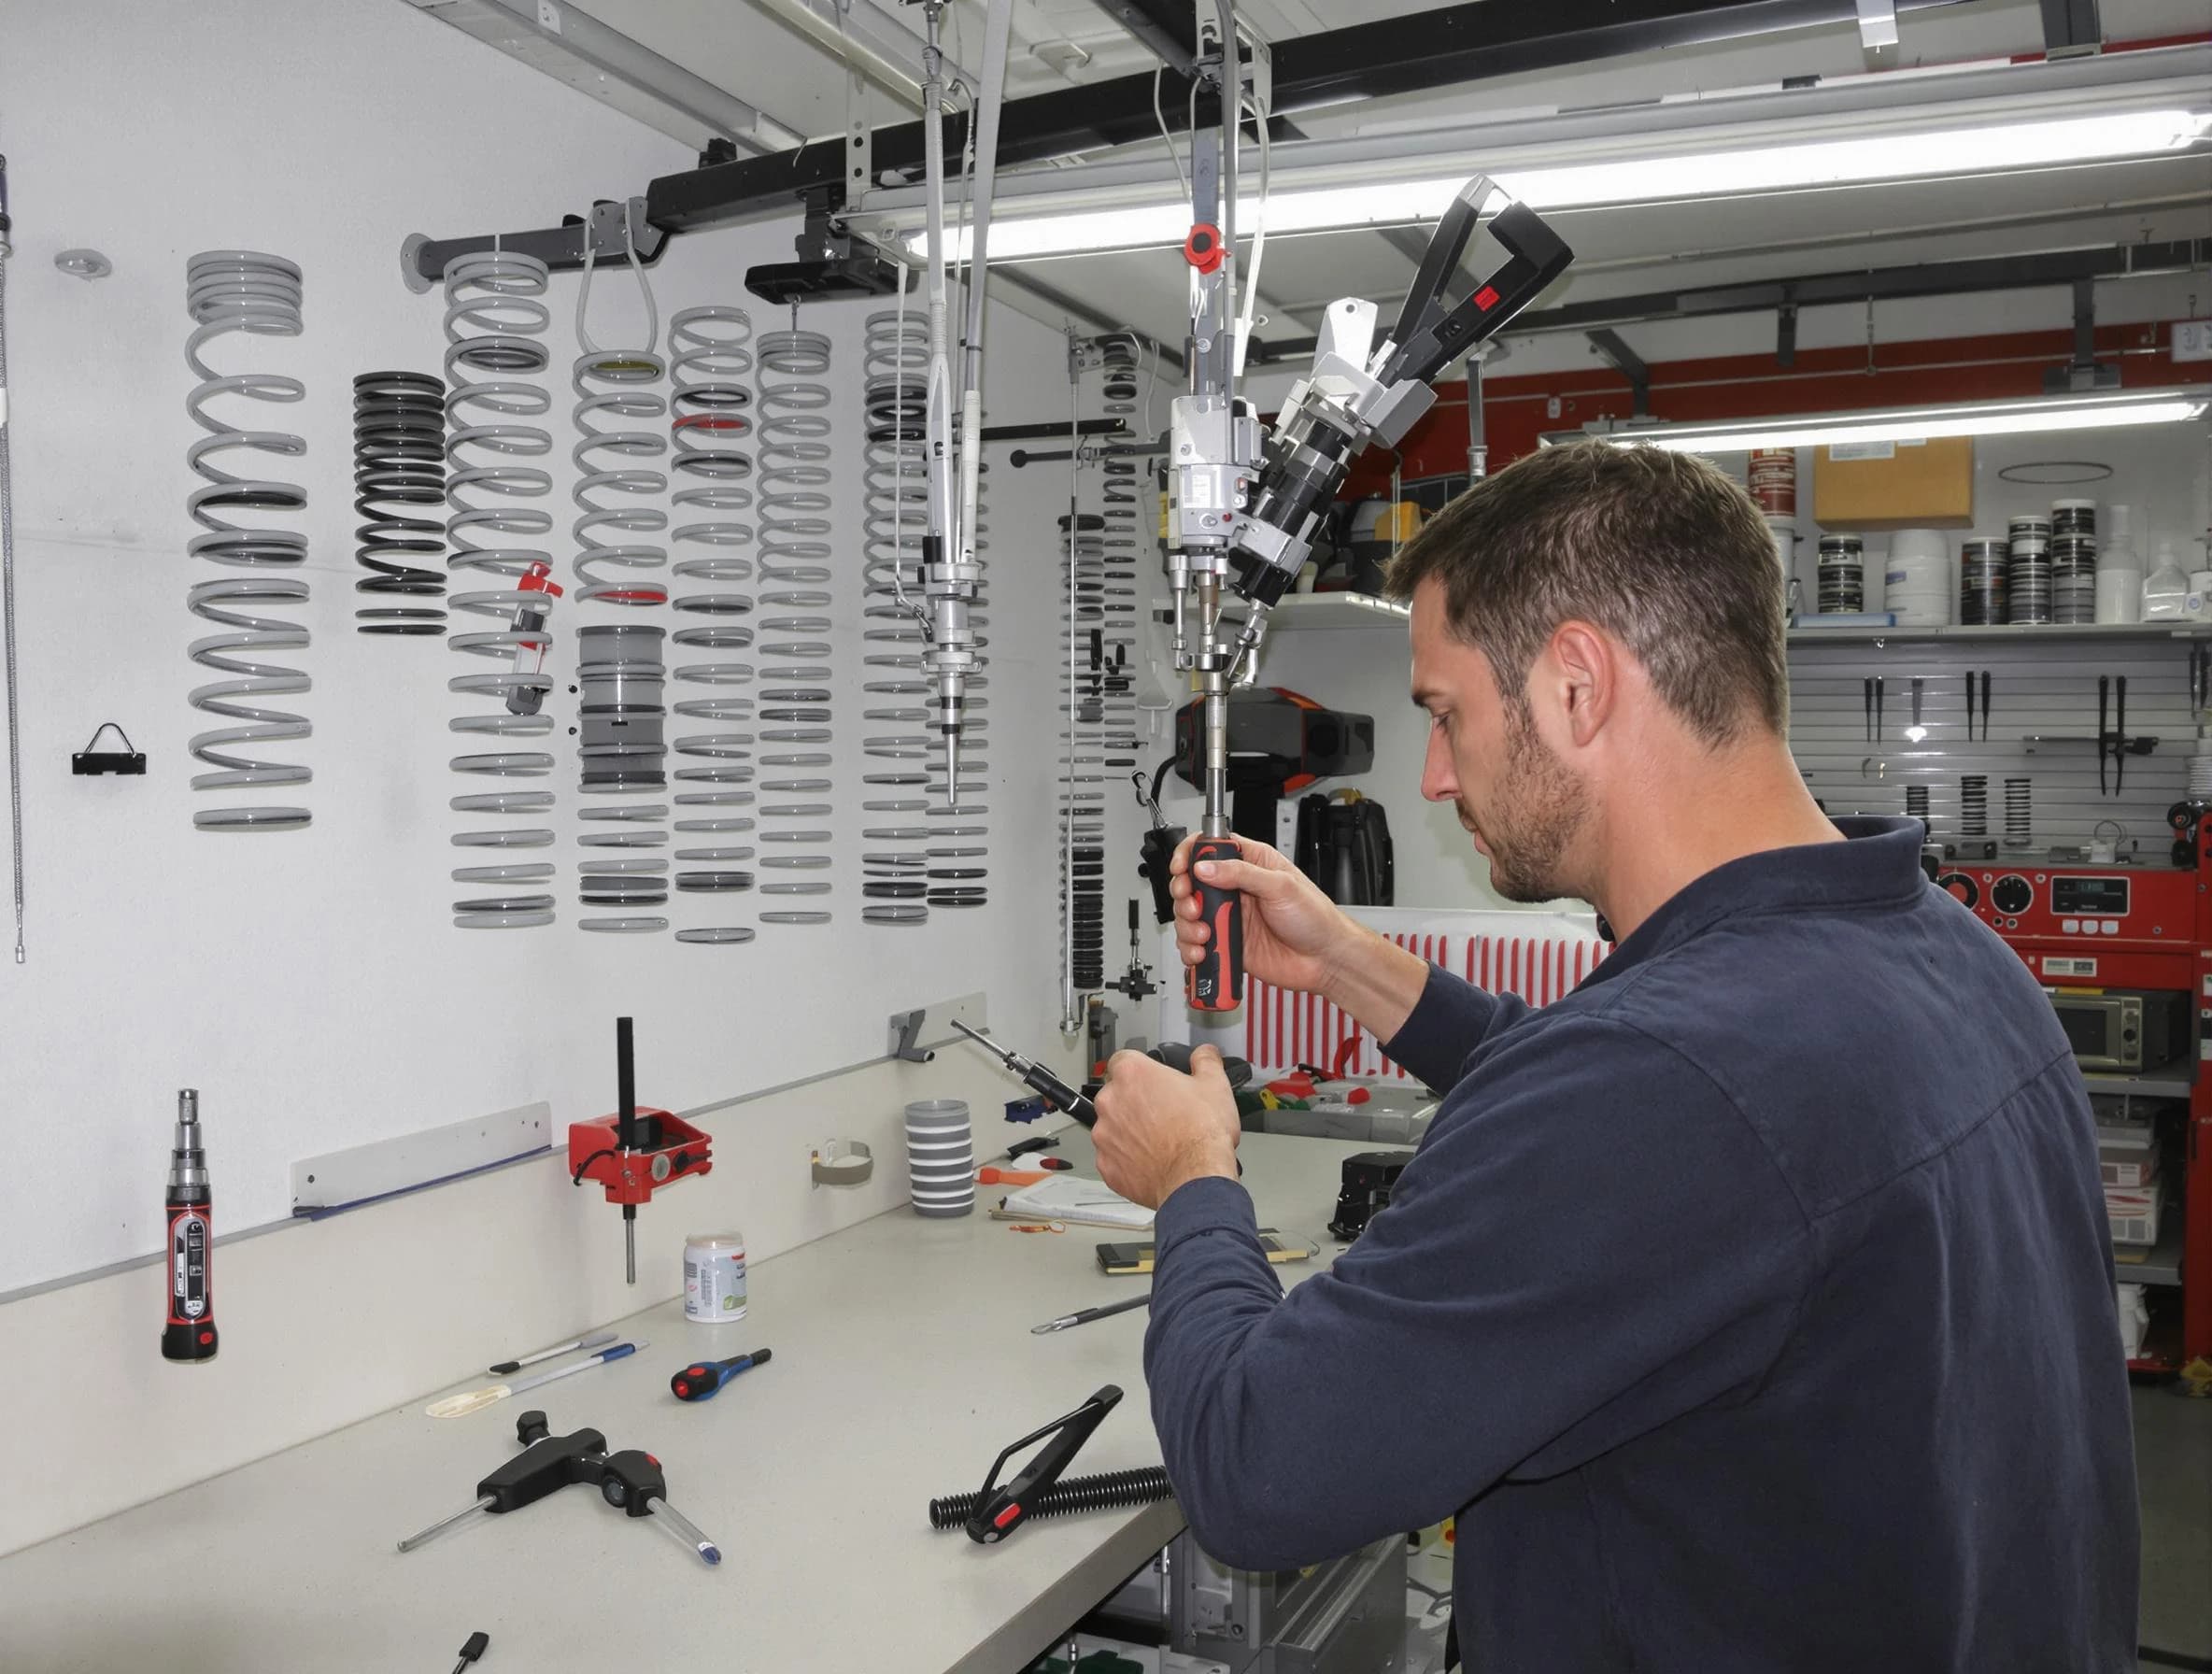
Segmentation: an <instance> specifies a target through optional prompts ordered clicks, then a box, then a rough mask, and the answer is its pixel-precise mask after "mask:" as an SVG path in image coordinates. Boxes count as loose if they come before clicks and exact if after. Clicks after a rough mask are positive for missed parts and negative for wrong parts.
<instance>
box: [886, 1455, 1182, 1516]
mask: <svg viewBox="0 0 2212 1674" xmlns="http://www.w3.org/2000/svg"><path fill="white" fill-rule="evenodd" d="M1174 1497H1175V1490H1174V1488H1173V1487H1172V1486H1170V1483H1169V1482H1168V1473H1167V1471H1166V1470H1164V1469H1163V1468H1160V1467H1159V1466H1157V1465H1148V1466H1146V1467H1145V1468H1143V1469H1141V1470H1108V1471H1101V1472H1100V1473H1099V1475H1097V1476H1078V1477H1070V1478H1069V1479H1068V1480H1067V1481H1066V1482H1055V1483H1054V1484H1053V1485H1052V1486H1051V1487H1049V1488H1047V1489H1046V1490H1045V1491H1044V1492H1043V1493H1042V1494H1040V1495H1039V1496H1037V1497H1036V1498H1035V1499H1032V1500H1031V1501H1029V1503H1028V1508H1027V1510H1028V1514H1029V1515H1030V1516H1032V1517H1064V1516H1066V1515H1068V1514H1069V1513H1070V1512H1071V1511H1106V1510H1109V1509H1110V1508H1113V1507H1115V1506H1148V1505H1151V1504H1152V1503H1153V1502H1154V1501H1155V1500H1161V1499H1172V1498H1174ZM980 1498H981V1496H980V1495H975V1494H955V1495H953V1496H951V1497H948V1498H945V1499H933V1500H931V1501H930V1502H929V1526H930V1527H931V1528H934V1529H948V1528H960V1527H963V1526H964V1525H966V1524H967V1522H968V1519H969V1518H970V1517H971V1516H973V1515H974V1514H975V1507H976V1504H977V1502H978V1500H979V1499H980Z"/></svg>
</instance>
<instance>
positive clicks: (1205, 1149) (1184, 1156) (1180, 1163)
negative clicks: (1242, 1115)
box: [1091, 1046, 1242, 1209]
mask: <svg viewBox="0 0 2212 1674" xmlns="http://www.w3.org/2000/svg"><path fill="white" fill-rule="evenodd" d="M1092 1102H1093V1103H1094V1104H1096V1105H1097V1106H1098V1110H1099V1125H1098V1127H1096V1128H1093V1129H1092V1130H1091V1142H1092V1144H1093V1145H1094V1146H1095V1147H1096V1148H1097V1150H1098V1154H1099V1178H1100V1179H1101V1180H1103V1181H1105V1182H1106V1184H1107V1185H1110V1186H1112V1187H1113V1189H1114V1190H1115V1191H1117V1192H1119V1193H1120V1194H1121V1195H1122V1196H1123V1197H1125V1198H1127V1199H1130V1200H1131V1201H1132V1202H1137V1203H1141V1204H1143V1205H1144V1206H1145V1207H1146V1208H1147V1209H1157V1208H1158V1207H1159V1206H1160V1205H1161V1204H1162V1203H1165V1202H1166V1201H1167V1200H1168V1199H1169V1198H1170V1196H1171V1195H1173V1193H1174V1191H1175V1188H1176V1187H1177V1186H1179V1185H1183V1184H1184V1182H1186V1181H1191V1180H1197V1179H1199V1178H1202V1177H1203V1176H1205V1175H1208V1174H1220V1175H1223V1176H1225V1177H1227V1178H1228V1179H1230V1180H1234V1179H1235V1178H1236V1177H1237V1140H1238V1138H1239V1136H1240V1135H1241V1132H1242V1125H1241V1123H1239V1121H1238V1120H1237V1095H1236V1093H1235V1092H1234V1091H1233V1090H1232V1089H1231V1088H1230V1086H1229V1078H1228V1075H1227V1072H1226V1071H1224V1070H1223V1069H1222V1067H1221V1054H1220V1053H1219V1052H1217V1051H1215V1050H1214V1049H1213V1048H1212V1047H1211V1046H1200V1047H1199V1048H1198V1050H1197V1051H1196V1052H1194V1053H1192V1054H1191V1061H1190V1073H1189V1074H1188V1075H1185V1074H1184V1073H1183V1072H1182V1071H1179V1070H1170V1068H1169V1067H1168V1066H1167V1065H1165V1064H1163V1063H1161V1062H1160V1061H1159V1060H1158V1059H1157V1058H1151V1057H1145V1056H1144V1054H1142V1053H1141V1052H1117V1053H1115V1054H1114V1055H1113V1057H1112V1058H1110V1059H1108V1060H1107V1064H1106V1085H1104V1086H1102V1087H1100V1088H1099V1094H1098V1097H1097V1098H1096V1099H1093V1100H1092Z"/></svg>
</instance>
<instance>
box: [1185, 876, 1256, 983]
mask: <svg viewBox="0 0 2212 1674" xmlns="http://www.w3.org/2000/svg"><path fill="white" fill-rule="evenodd" d="M1239 858H1241V855H1240V853H1239V851H1238V848H1237V844H1236V842H1235V840H1234V839H1231V838H1227V837H1201V838H1199V839H1198V841H1197V842H1196V843H1194V844H1191V845H1190V864H1191V874H1190V881H1191V888H1192V890H1193V892H1194V893H1195V894H1196V896H1197V898H1198V917H1199V920H1200V921H1201V922H1202V923H1203V924H1204V925H1205V927H1206V957H1205V958H1202V959H1200V960H1199V961H1198V963H1197V964H1196V965H1193V966H1191V967H1190V968H1189V971H1188V973H1187V976H1186V979H1185V982H1184V991H1185V993H1186V995H1187V996H1188V998H1189V1000H1190V1007H1191V1010H1193V1011H1195V1012H1233V1011H1235V1010H1236V1009H1237V1008H1238V1007H1239V1006H1241V1005H1242V1004H1243V1003H1244V896H1243V894H1242V892H1241V891H1240V890H1236V889H1224V888H1222V887H1220V886H1219V885H1215V884H1209V883H1207V882H1205V881H1204V880H1203V879H1201V878H1200V877H1199V876H1198V862H1200V861H1201V860H1235V859H1239Z"/></svg>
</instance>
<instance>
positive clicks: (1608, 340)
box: [1589, 327, 1652, 419]
mask: <svg viewBox="0 0 2212 1674" xmlns="http://www.w3.org/2000/svg"><path fill="white" fill-rule="evenodd" d="M1589 337H1590V347H1591V348H1595V350H1596V351H1597V352H1598V353H1599V354H1600V355H1601V356H1603V357H1604V359H1605V363H1606V364H1607V365H1609V366H1610V367H1611V368H1612V369H1613V370H1614V371H1615V372H1617V373H1619V374H1620V375H1621V376H1623V377H1624V378H1626V379H1627V380H1628V391H1629V395H1630V398H1631V399H1632V400H1633V401H1634V402H1635V416H1636V417H1637V418H1639V419H1640V418H1642V417H1643V416H1644V415H1645V414H1646V413H1648V412H1650V411H1651V407H1652V369H1651V367H1649V366H1647V365H1646V364H1645V363H1644V358H1643V356H1641V355H1639V354H1638V353H1637V352H1636V350H1634V349H1633V348H1629V347H1628V343H1627V340H1626V339H1625V338H1624V337H1623V336H1622V335H1621V333H1619V332H1616V331H1613V330H1612V329H1611V328H1610V327H1608V328H1607V329H1606V330H1604V331H1597V332H1592V333H1589Z"/></svg>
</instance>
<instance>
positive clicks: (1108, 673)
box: [1099, 333, 1139, 774]
mask: <svg viewBox="0 0 2212 1674" xmlns="http://www.w3.org/2000/svg"><path fill="white" fill-rule="evenodd" d="M1099 364H1100V368H1101V371H1102V372H1103V374H1104V388H1103V391H1102V393H1103V395H1104V398H1105V399H1104V403H1103V404H1104V407H1105V411H1106V414H1107V416H1108V417H1109V418H1113V419H1121V420H1122V421H1123V422H1124V423H1125V424H1129V425H1130V428H1132V429H1135V428H1137V426H1136V425H1135V424H1134V423H1132V422H1131V416H1132V415H1134V414H1135V413H1136V411H1137V340H1136V338H1135V337H1133V336H1131V335H1128V334H1127V333H1122V334H1119V335H1116V336H1113V337H1110V338H1108V339H1106V340H1105V343H1104V344H1103V346H1102V348H1101V350H1100V358H1099ZM1099 475H1100V476H1101V477H1102V478H1103V479H1104V480H1103V483H1102V484H1101V487H1100V489H1099V515H1100V517H1101V518H1102V519H1103V528H1102V529H1101V531H1100V532H1099V574H1100V584H1101V590H1100V596H1099V606H1100V629H1101V632H1102V634H1103V639H1102V642H1101V663H1102V666H1101V668H1100V671H1099V700H1100V703H1101V705H1102V707H1103V709H1104V714H1105V736H1106V744H1107V748H1108V749H1109V750H1110V751H1112V752H1115V753H1113V754H1110V755H1109V756H1108V757H1107V759H1106V763H1105V765H1106V770H1107V772H1108V773H1115V774H1119V773H1127V772H1129V771H1131V770H1133V769H1134V768H1135V767H1136V766H1137V759H1136V753H1137V750H1138V748H1139V744H1138V739H1137V699H1136V681H1135V676H1134V674H1133V672H1132V669H1131V660H1132V659H1133V658H1134V656H1135V654H1136V650H1137V558H1138V546H1139V543H1138V537H1137V498H1138V477H1137V461H1135V460H1134V459H1130V458H1127V457H1117V456H1114V455H1111V454H1110V455H1108V456H1106V457H1105V458H1103V459H1101V460H1100V461H1099Z"/></svg>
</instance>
